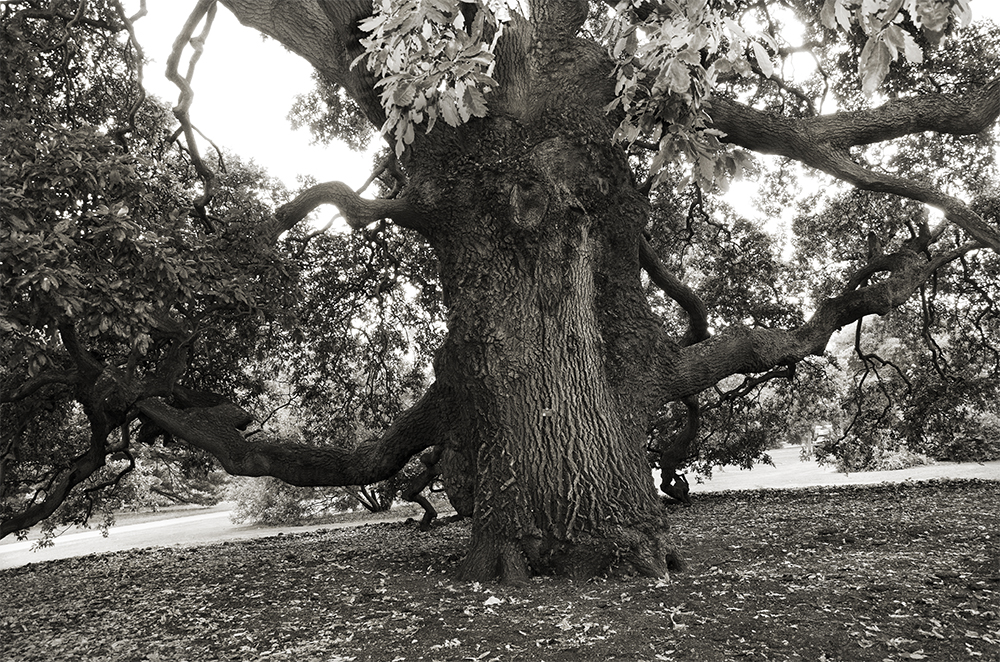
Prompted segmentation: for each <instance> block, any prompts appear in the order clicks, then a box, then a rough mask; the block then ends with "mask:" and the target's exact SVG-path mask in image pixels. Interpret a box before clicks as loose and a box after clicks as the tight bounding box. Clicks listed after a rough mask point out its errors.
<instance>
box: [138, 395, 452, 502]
mask: <svg viewBox="0 0 1000 662" xmlns="http://www.w3.org/2000/svg"><path fill="white" fill-rule="evenodd" d="M449 403H450V400H449V398H447V397H446V396H445V395H444V393H443V389H442V388H441V387H439V386H437V385H436V384H434V385H432V386H431V387H430V388H429V389H428V390H427V392H426V393H425V394H424V396H423V397H422V398H421V399H420V400H419V401H418V402H417V403H416V404H414V405H413V406H412V407H411V408H410V409H408V410H407V411H406V412H405V413H404V414H403V415H402V416H400V417H399V418H398V419H397V420H396V422H395V423H394V424H393V425H392V427H390V428H389V429H388V430H387V431H386V433H385V434H384V435H382V436H381V437H375V438H372V439H368V440H367V441H364V442H362V443H360V444H358V445H357V446H355V447H353V448H334V447H315V446H307V445H304V444H286V443H266V442H262V443H255V442H252V441H249V440H248V439H247V438H246V436H245V435H244V434H243V432H241V430H242V429H243V428H245V427H246V426H247V425H249V423H250V422H251V420H252V418H251V417H250V415H249V414H247V413H246V412H245V411H244V410H243V409H241V408H239V407H237V406H236V405H234V404H232V403H229V402H221V403H219V404H216V405H214V406H210V407H192V408H188V409H178V408H175V407H173V406H171V405H169V404H167V402H166V401H164V400H163V399H161V398H148V399H145V400H141V401H139V402H138V403H136V407H137V408H138V409H139V411H140V412H142V414H143V415H144V416H146V417H147V418H148V419H149V420H150V421H152V422H153V423H154V424H155V425H156V426H157V427H158V428H160V430H162V431H163V432H166V433H168V434H170V435H171V436H173V437H177V438H179V439H183V440H185V441H187V442H188V443H190V444H191V445H193V446H195V447H197V448H200V449H202V450H205V451H208V452H209V453H211V454H212V455H214V456H215V457H216V458H217V459H218V460H219V462H221V463H222V466H223V468H224V469H225V470H226V471H227V472H229V473H231V474H233V475H237V476H274V477H275V478H280V479H281V480H283V481H285V482H286V483H290V484H292V485H299V486H320V485H324V486H335V485H368V484H371V483H375V482H378V481H380V480H385V479H386V478H389V477H391V476H394V475H395V474H396V473H398V472H399V470H400V469H402V468H403V467H404V466H405V465H406V463H407V461H408V460H409V459H410V458H411V457H413V456H414V455H416V454H417V453H419V452H420V451H422V450H424V449H426V448H429V447H430V446H433V445H434V444H436V443H439V442H440V441H441V439H442V437H443V436H444V434H445V432H446V431H447V429H448V428H447V414H448V411H449Z"/></svg>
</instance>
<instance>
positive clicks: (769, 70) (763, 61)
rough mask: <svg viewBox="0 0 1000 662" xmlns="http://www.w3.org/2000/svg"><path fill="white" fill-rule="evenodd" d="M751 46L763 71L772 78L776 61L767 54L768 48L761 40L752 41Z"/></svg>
mask: <svg viewBox="0 0 1000 662" xmlns="http://www.w3.org/2000/svg"><path fill="white" fill-rule="evenodd" d="M751 46H752V47H753V54H754V57H755V58H756V59H757V65H758V66H759V67H760V70H761V72H763V74H764V75H765V76H766V77H768V78H770V77H771V75H772V74H773V73H774V63H773V62H772V61H771V56H770V55H768V54H767V50H766V49H765V48H764V46H762V45H761V44H760V43H759V42H756V41H755V42H752V44H751Z"/></svg>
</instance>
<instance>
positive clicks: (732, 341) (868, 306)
mask: <svg viewBox="0 0 1000 662" xmlns="http://www.w3.org/2000/svg"><path fill="white" fill-rule="evenodd" d="M981 247H982V246H981V245H980V244H978V243H969V244H966V245H964V246H962V247H959V248H957V249H955V250H953V251H949V252H947V253H943V254H941V255H939V256H936V257H934V258H932V259H930V260H928V259H926V257H925V256H922V255H919V254H917V253H914V252H910V253H909V254H908V256H906V257H908V259H902V257H903V256H900V257H901V259H899V260H898V261H897V263H896V264H894V265H893V267H894V269H893V271H891V272H890V273H889V275H888V277H887V278H885V279H884V280H882V281H879V282H878V283H874V284H871V285H868V286H867V287H862V288H859V289H856V290H850V291H845V292H844V293H843V294H841V295H840V296H837V297H833V298H829V299H826V300H825V301H823V302H822V303H821V304H820V306H819V308H818V309H817V310H816V313H815V314H814V315H813V316H812V317H811V318H810V319H809V321H807V322H806V323H805V324H803V325H802V326H800V327H799V328H797V329H791V330H785V329H747V328H745V327H737V328H733V329H730V330H728V331H726V332H723V333H721V334H719V335H717V336H714V337H712V338H710V339H708V340H706V341H704V342H702V343H698V344H696V345H692V346H690V347H687V348H685V349H683V350H682V351H681V352H680V355H679V356H678V357H676V358H673V359H670V365H669V366H668V368H667V371H668V372H670V373H671V377H672V378H671V380H670V381H669V382H668V383H665V384H664V385H663V386H662V388H663V391H664V392H663V396H662V401H663V402H672V401H674V400H678V399H681V398H683V397H686V396H689V395H693V394H695V393H698V392H700V391H703V390H704V389H706V388H710V387H711V386H713V385H714V384H716V383H718V382H719V381H720V380H722V379H723V378H725V377H728V376H729V375H734V374H740V373H742V374H750V373H758V372H765V371H767V370H769V369H771V368H773V367H774V366H778V365H790V364H793V363H797V362H798V361H800V360H802V359H804V358H805V357H807V356H819V355H822V353H823V351H824V350H825V348H826V345H827V343H828V342H829V341H830V338H831V336H833V334H834V333H836V332H837V330H839V329H840V328H842V327H844V326H847V325H848V324H851V323H853V322H855V321H857V320H859V319H861V318H863V317H865V316H866V315H885V314H886V313H888V312H890V311H891V310H892V309H893V308H895V307H897V306H899V305H901V304H902V303H904V302H905V301H906V300H907V299H909V297H910V296H911V295H912V294H913V293H914V292H915V291H916V290H917V289H918V288H919V287H920V286H921V284H923V283H924V282H925V281H926V280H927V279H928V278H930V276H931V275H932V274H933V273H934V271H936V270H937V269H939V268H940V267H942V266H943V265H945V264H947V263H949V262H951V261H953V260H957V259H958V258H960V257H961V256H962V255H965V254H966V253H968V252H969V251H971V250H974V249H977V248H981Z"/></svg>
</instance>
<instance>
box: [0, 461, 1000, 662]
mask: <svg viewBox="0 0 1000 662" xmlns="http://www.w3.org/2000/svg"><path fill="white" fill-rule="evenodd" d="M672 521H673V533H674V535H675V538H676V540H677V543H678V545H679V547H680V548H681V549H682V550H683V552H684V554H685V556H686V558H687V563H688V567H687V569H686V570H685V571H684V572H682V573H677V574H675V575H673V576H672V577H670V578H669V580H665V579H661V580H656V579H643V578H630V579H600V580H591V581H587V582H572V581H569V580H565V579H551V578H536V579H534V580H533V581H532V582H530V583H529V584H528V585H526V586H504V585H489V584H479V583H465V582H460V581H457V580H455V579H454V578H453V577H454V574H455V570H456V567H457V565H458V563H459V561H460V560H461V557H462V554H463V549H464V545H465V543H466V541H467V538H468V535H469V528H468V524H467V523H462V522H458V523H450V524H444V525H441V526H436V527H435V528H434V529H432V531H430V532H429V533H421V532H420V531H419V530H418V529H417V527H416V525H415V524H413V523H392V524H373V525H367V526H361V527H357V528H352V529H336V530H320V531H316V532H313V533H307V534H301V535H294V536H289V535H283V536H274V537H270V538H261V539H256V540H248V541H240V542H228V543H222V544H216V545H208V546H201V547H188V548H151V549H142V550H133V551H128V552H119V553H114V554H105V555H91V556H86V557H81V558H75V559H67V560H62V561H52V562H47V563H41V564H31V565H28V566H24V567H21V568H16V569H11V570H5V571H0V633H2V637H0V659H3V660H18V661H21V660H23V661H24V662H32V661H35V660H45V661H49V660H113V661H116V662H117V661H123V662H124V661H129V662H132V661H134V662H160V661H163V662H167V661H170V662H175V661H183V660H190V661H192V662H193V661H195V660H199V661H200V660H273V661H280V660H289V661H295V662H306V661H311V660H323V661H324V662H330V661H334V662H341V661H343V662H348V661H350V662H361V661H365V660H377V661H387V662H388V661H392V662H402V661H406V660H427V661H441V662H444V661H448V660H455V661H459V660H484V661H487V662H488V661H498V662H501V661H502V662H506V661H509V660H546V661H553V662H557V661H560V660H593V661H597V660H630V661H639V660H650V661H654V660H655V661H664V660H666V661H673V660H676V661H678V662H680V661H689V660H705V661H707V662H716V661H718V660H768V661H772V660H817V661H823V662H834V661H841V660H842V661H845V662H846V661H848V660H850V661H855V660H860V661H868V660H872V661H877V662H883V661H885V660H920V659H928V660H935V661H945V662H947V661H951V660H956V661H957V660H963V661H965V660H983V661H984V662H986V661H989V660H1000V483H997V482H990V481H948V480H944V481H941V480H939V481H932V482H928V483H904V484H883V485H877V486H857V487H837V488H811V489H801V490H794V491H787V490H781V491H778V490H759V491H752V492H723V493H715V494H707V495H699V496H698V497H696V498H695V501H694V505H693V506H692V507H689V508H683V507H673V509H672Z"/></svg>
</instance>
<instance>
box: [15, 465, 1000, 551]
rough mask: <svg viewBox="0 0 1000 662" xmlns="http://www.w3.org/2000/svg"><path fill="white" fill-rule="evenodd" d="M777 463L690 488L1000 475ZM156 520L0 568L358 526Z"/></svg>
mask: <svg viewBox="0 0 1000 662" xmlns="http://www.w3.org/2000/svg"><path fill="white" fill-rule="evenodd" d="M771 458H772V459H773V461H774V465H775V466H773V467H772V466H769V465H758V466H756V467H754V468H753V469H752V470H745V469H740V468H739V467H722V468H719V469H716V470H715V472H714V474H713V476H712V479H711V480H709V481H705V482H704V483H700V484H699V483H695V482H693V481H692V485H691V491H692V493H694V494H697V493H698V492H717V491H722V490H749V489H758V488H766V487H772V488H773V487H789V488H794V487H808V486H815V485H861V484H871V483H881V482H902V481H905V480H930V479H933V478H982V479H987V480H1000V462H988V463H985V464H971V463H967V464H953V463H939V464H934V465H929V466H925V467H913V468H911V469H902V470H900V471H875V472H867V473H854V474H850V475H845V474H841V473H837V472H835V471H834V470H833V469H832V468H829V467H820V466H819V465H818V464H816V463H815V462H801V461H799V449H798V448H795V447H793V448H784V449H780V450H777V451H772V452H771ZM168 517H169V519H159V520H155V521H147V522H138V523H135V524H129V523H126V522H124V521H123V522H122V525H121V526H116V527H112V528H111V529H110V531H109V532H108V537H107V538H104V537H102V536H101V534H100V532H99V531H83V532H80V533H67V534H64V535H62V536H60V537H59V538H57V539H56V544H55V546H54V547H48V548H45V549H41V550H37V551H31V547H32V545H33V542H31V541H26V542H19V541H16V540H11V539H4V540H3V541H0V569H3V568H14V567H18V566H22V565H26V564H28V563H38V562H41V561H50V560H53V559H63V558H71V557H75V556H84V555H86V554H94V553H104V552H115V551H121V550H125V549H133V548H139V547H160V546H169V545H178V546H185V545H195V544H207V543H215V542H223V541H226V540H239V539H245V538H255V537H261V536H274V535H278V534H279V533H297V532H305V531H313V530H316V529H321V528H339V527H342V526H355V525H357V523H350V522H349V523H344V524H336V525H334V524H321V525H310V526H301V527H292V526H286V527H261V526H249V525H236V524H233V523H232V522H230V520H229V511H228V510H216V511H214V512H204V511H202V512H197V511H196V514H188V515H185V516H183V517H170V516H168Z"/></svg>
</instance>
